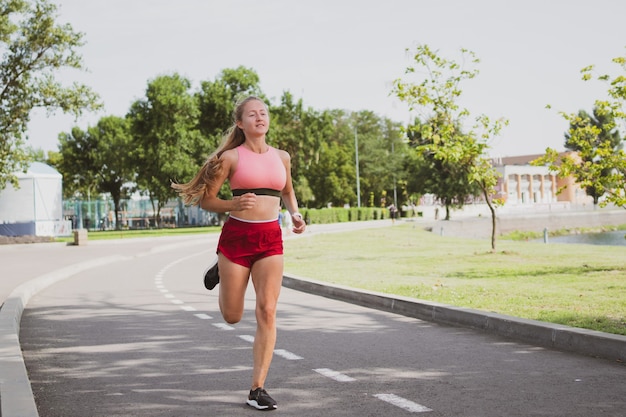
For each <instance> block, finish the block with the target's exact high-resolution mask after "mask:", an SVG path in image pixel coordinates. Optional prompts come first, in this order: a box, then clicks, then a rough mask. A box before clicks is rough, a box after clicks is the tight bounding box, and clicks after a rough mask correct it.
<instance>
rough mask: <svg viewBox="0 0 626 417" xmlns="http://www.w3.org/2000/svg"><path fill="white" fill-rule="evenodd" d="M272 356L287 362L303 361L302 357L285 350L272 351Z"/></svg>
mask: <svg viewBox="0 0 626 417" xmlns="http://www.w3.org/2000/svg"><path fill="white" fill-rule="evenodd" d="M274 354H275V355H278V356H280V357H281V358H283V359H287V360H288V361H299V360H301V359H303V358H302V356H298V355H296V354H295V353H291V352H289V351H288V350H285V349H276V350H274Z"/></svg>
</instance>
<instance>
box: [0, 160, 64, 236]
mask: <svg viewBox="0 0 626 417" xmlns="http://www.w3.org/2000/svg"><path fill="white" fill-rule="evenodd" d="M15 175H16V176H17V178H18V183H19V187H18V188H15V187H13V186H12V185H11V184H8V185H7V187H6V188H5V189H4V190H1V191H0V235H4V236H25V235H30V236H69V235H70V234H71V233H72V225H71V222H68V221H66V220H64V219H63V177H62V176H61V174H60V173H59V172H58V171H57V170H55V169H54V168H52V167H51V166H49V165H46V164H43V163H41V162H33V163H32V164H31V165H30V167H29V168H28V171H27V172H26V173H24V172H16V173H15Z"/></svg>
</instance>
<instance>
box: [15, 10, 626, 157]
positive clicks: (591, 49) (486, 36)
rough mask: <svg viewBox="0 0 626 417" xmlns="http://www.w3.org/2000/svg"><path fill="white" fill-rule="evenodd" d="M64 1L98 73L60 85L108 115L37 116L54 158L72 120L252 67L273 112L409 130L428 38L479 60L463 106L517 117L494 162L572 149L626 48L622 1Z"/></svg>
mask: <svg viewBox="0 0 626 417" xmlns="http://www.w3.org/2000/svg"><path fill="white" fill-rule="evenodd" d="M51 1H53V2H54V3H55V4H57V5H58V6H59V10H58V13H59V16H58V19H57V20H58V22H59V23H70V24H71V25H72V27H73V28H74V30H75V31H79V32H82V33H83V34H84V41H85V45H84V46H83V47H82V48H81V49H80V53H81V54H82V56H83V61H84V65H85V67H86V68H87V69H88V71H87V72H76V71H65V72H63V73H62V74H61V75H60V78H59V79H60V80H61V81H62V82H63V83H64V84H71V83H72V82H74V81H79V82H82V83H85V84H87V85H89V86H90V87H92V88H93V89H94V90H95V91H96V92H97V93H98V94H99V95H100V97H101V100H102V101H103V103H104V110H103V111H101V112H99V113H89V114H86V115H85V116H83V117H81V118H80V119H78V120H75V119H74V118H73V117H72V116H68V115H64V114H62V113H55V114H53V115H51V116H47V115H46V114H45V112H40V111H38V112H36V113H35V114H34V115H33V117H32V120H31V123H30V125H29V131H28V134H29V140H28V142H27V143H28V144H29V145H30V146H33V147H34V148H41V149H43V150H46V151H49V150H53V151H58V135H59V133H61V132H69V131H70V130H71V128H72V127H73V126H78V127H80V128H81V129H83V130H84V129H86V128H87V127H88V126H93V125H95V124H96V123H97V121H98V120H99V119H100V118H101V117H103V116H105V115H116V116H124V115H125V114H126V113H127V111H128V110H129V108H130V106H131V104H132V103H133V102H134V101H136V100H139V99H142V98H144V97H145V91H146V87H147V85H148V83H149V82H150V81H151V80H153V79H155V78H156V77H158V76H161V75H171V74H173V73H178V74H180V75H182V76H184V77H186V78H188V79H189V80H190V81H191V82H192V84H193V89H194V91H195V90H197V89H198V88H199V85H200V82H202V81H207V80H208V81H213V80H215V79H216V78H217V77H219V74H220V72H221V71H222V70H224V69H231V68H237V67H239V66H244V67H247V68H250V69H253V70H254V71H255V72H256V73H257V74H258V75H259V77H260V86H261V89H262V91H263V92H264V93H265V94H266V95H267V96H268V97H269V98H270V100H271V101H272V103H273V104H278V103H279V98H280V97H281V96H282V94H283V92H284V91H289V92H290V93H291V94H293V96H294V97H295V98H296V99H302V101H303V104H304V106H305V107H306V108H308V107H311V108H313V109H315V110H319V111H322V110H325V109H344V110H348V111H361V110H371V111H373V112H375V113H376V114H378V115H379V116H381V117H388V118H389V119H391V120H394V121H397V122H401V123H402V124H406V123H407V122H409V121H410V120H412V119H413V118H414V116H415V115H416V114H411V113H410V112H409V110H408V107H407V106H406V104H404V103H402V102H400V101H399V100H398V99H397V98H394V97H393V96H392V95H391V90H392V85H393V81H394V80H395V79H398V78H401V77H403V76H404V71H405V69H406V68H407V67H408V66H410V65H412V64H414V61H413V59H412V57H411V55H410V54H407V49H408V50H409V51H415V47H416V46H417V45H422V44H426V45H428V46H429V47H430V48H431V49H433V50H436V51H438V54H439V55H440V56H442V57H446V58H448V59H452V60H455V61H457V62H460V60H461V54H460V49H461V48H465V49H468V50H471V51H473V52H474V53H475V54H476V56H477V57H478V58H479V59H480V61H481V62H480V64H478V67H477V69H478V70H479V75H478V76H477V77H476V78H474V79H472V80H467V81H464V82H463V83H462V84H461V89H462V90H463V95H462V96H461V99H460V101H459V104H461V105H462V106H463V107H465V108H467V109H468V110H469V111H470V113H471V115H473V116H478V115H480V114H484V115H487V116H489V117H490V118H492V119H497V118H505V119H508V120H509V125H508V126H507V127H505V128H504V129H503V130H502V132H501V134H500V135H499V136H497V137H496V138H494V139H492V140H491V141H490V142H489V144H490V154H491V155H492V156H502V157H503V156H516V155H527V154H539V153H543V152H544V151H545V149H546V147H552V148H555V149H557V150H562V149H563V141H564V139H563V134H564V132H565V131H566V130H567V127H568V124H567V122H566V121H565V120H564V119H563V118H562V116H560V115H559V112H560V111H565V112H568V113H570V112H578V111H579V110H581V109H584V110H587V111H591V109H592V108H593V103H594V101H595V100H597V99H604V98H606V92H607V89H608V86H607V84H606V83H602V82H599V81H588V82H584V81H582V80H581V75H580V70H581V69H582V68H584V67H586V66H588V65H592V64H593V65H595V66H596V68H597V71H598V74H600V73H612V74H616V73H617V71H618V70H619V67H618V66H617V65H616V64H613V63H612V62H611V60H612V59H613V58H615V57H618V56H624V54H626V31H625V30H624V27H623V19H624V16H626V2H625V1H623V0H594V1H593V2H591V1H589V0H584V1H581V0H525V1H519V0H518V1H503V0H437V1H433V0H429V1H426V0H315V1H307V2H304V1H294V0H264V1H259V0H238V1H229V0H177V1H175V2H174V1H171V0H106V1H105V0H99V1H96V0H51ZM547 105H550V106H551V109H547V108H546V106H547ZM227 127H228V126H225V128H227Z"/></svg>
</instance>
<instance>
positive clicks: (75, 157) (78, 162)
mask: <svg viewBox="0 0 626 417" xmlns="http://www.w3.org/2000/svg"><path fill="white" fill-rule="evenodd" d="M59 142H60V146H59V149H60V152H59V153H60V160H59V161H58V162H57V163H56V165H57V167H58V168H59V170H60V171H61V173H62V174H63V177H64V178H65V179H66V184H67V185H66V187H65V194H66V196H72V195H76V194H80V195H81V196H83V197H84V196H85V195H86V194H87V193H91V192H94V193H108V194H110V195H111V198H112V199H113V205H114V210H115V218H116V219H119V212H120V210H121V208H120V203H121V200H122V198H126V197H128V195H129V194H130V193H131V192H132V191H133V189H134V184H133V181H134V180H135V176H136V173H135V172H136V169H135V165H134V161H133V159H132V158H131V155H132V150H133V149H134V146H133V143H132V140H131V136H130V129H129V123H128V120H126V119H124V118H121V117H117V116H106V117H103V118H101V119H100V120H99V121H98V123H97V125H96V126H94V127H89V128H88V129H87V131H86V132H83V131H82V130H80V129H79V128H74V129H72V132H71V133H70V134H68V133H64V134H61V135H60V136H59ZM120 227H121V224H120V223H119V222H118V221H117V220H116V222H115V228H116V229H120Z"/></svg>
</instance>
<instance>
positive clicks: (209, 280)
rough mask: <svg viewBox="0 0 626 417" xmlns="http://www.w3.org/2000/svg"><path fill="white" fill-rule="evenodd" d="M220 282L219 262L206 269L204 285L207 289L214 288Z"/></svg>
mask: <svg viewBox="0 0 626 417" xmlns="http://www.w3.org/2000/svg"><path fill="white" fill-rule="evenodd" d="M219 282H220V274H219V271H218V270H217V262H215V265H213V266H211V267H209V268H208V269H207V270H206V271H204V286H205V287H206V289H207V290H212V289H213V288H215V286H216V285H217V284H218V283H219Z"/></svg>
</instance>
